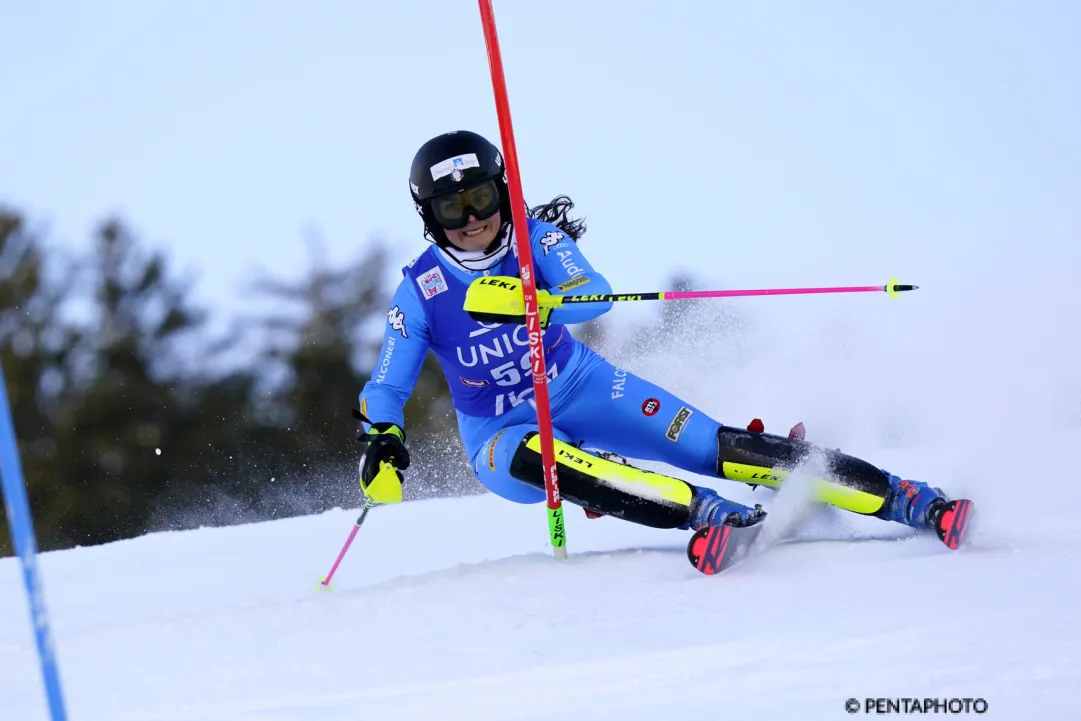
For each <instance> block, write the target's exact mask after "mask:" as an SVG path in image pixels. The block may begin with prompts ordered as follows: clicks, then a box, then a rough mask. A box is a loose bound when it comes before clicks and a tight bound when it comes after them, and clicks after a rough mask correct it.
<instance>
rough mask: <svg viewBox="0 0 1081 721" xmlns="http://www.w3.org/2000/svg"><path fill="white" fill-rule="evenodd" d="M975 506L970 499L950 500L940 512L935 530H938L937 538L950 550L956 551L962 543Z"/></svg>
mask: <svg viewBox="0 0 1081 721" xmlns="http://www.w3.org/2000/svg"><path fill="white" fill-rule="evenodd" d="M975 508H976V505H975V504H974V503H973V502H972V501H970V500H968V499H966V498H962V499H959V500H956V501H950V503H949V504H947V506H946V510H944V511H943V512H942V516H941V517H940V518H939V519H938V524H937V528H936V529H935V530H937V531H938V537H939V539H941V541H942V542H943V543H945V544H946V547H947V548H949V549H950V550H953V551H956V550H957V549H959V548H960V547H961V546H962V545H964V543H965V540H966V536H967V534H968V530H969V527H970V526H969V521H971V520H972V515H973V511H974V510H975Z"/></svg>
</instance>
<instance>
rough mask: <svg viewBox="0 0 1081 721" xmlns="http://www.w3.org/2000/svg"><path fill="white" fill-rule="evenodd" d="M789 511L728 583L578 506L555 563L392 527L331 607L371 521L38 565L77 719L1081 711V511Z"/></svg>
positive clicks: (437, 508)
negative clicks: (941, 706)
mask: <svg viewBox="0 0 1081 721" xmlns="http://www.w3.org/2000/svg"><path fill="white" fill-rule="evenodd" d="M1078 440H1079V439H1078V438H1077V437H1074V438H1072V439H1062V442H1064V443H1065V442H1072V443H1073V444H1074V445H1075V447H1076V444H1077V442H1078ZM759 493H761V492H759ZM784 500H785V499H784V498H783V497H779V498H777V499H776V503H774V507H775V508H777V509H778V510H777V513H778V515H780V516H785V517H787V518H790V519H792V520H794V521H796V520H799V521H800V522H799V524H798V528H799V530H796V531H794V532H793V536H792V538H791V539H790V540H791V542H789V543H784V544H781V545H779V546H777V547H775V548H774V549H773V550H772V551H770V552H768V553H767V554H766V555H764V556H762V557H760V558H759V559H758V560H757V561H756V562H754V563H751V564H749V565H747V566H746V567H744V568H742V569H740V570H739V571H733V573H732V574H731V575H726V576H715V577H706V576H702V575H700V574H698V573H697V572H696V571H694V570H693V569H692V568H691V566H690V565H689V564H688V562H687V560H686V557H685V555H684V548H683V543H682V541H683V538H684V536H683V534H680V533H672V532H662V531H654V530H650V529H643V528H640V527H634V526H630V525H629V524H624V523H620V522H617V521H614V520H612V519H598V520H587V519H586V518H585V517H584V516H583V515H582V514H581V513H580V512H576V511H577V509H570V511H571V512H570V513H569V517H568V533H569V539H570V550H571V557H570V559H569V560H568V561H567V562H563V563H560V562H558V561H555V560H553V559H552V557H551V555H550V553H549V552H548V550H547V547H546V542H547V539H546V533H547V531H546V524H545V518H544V513H543V510H542V509H540V508H538V507H522V506H514V505H510V504H506V503H503V502H500V501H499V500H498V499H496V498H494V497H492V496H480V497H470V498H459V499H446V500H432V501H421V502H409V503H404V504H401V505H399V506H393V507H379V508H377V509H376V510H375V511H373V512H372V514H371V515H370V516H369V519H368V523H367V524H365V526H364V527H363V528H362V530H361V533H360V535H359V536H358V539H357V542H356V544H355V545H354V547H353V548H352V549H351V552H350V555H349V556H347V558H346V560H345V562H344V563H343V565H342V567H341V569H340V571H339V576H338V577H337V579H336V581H335V584H334V587H335V588H334V590H333V591H332V592H330V593H318V592H317V591H316V584H317V580H318V578H319V576H320V575H321V574H322V573H323V572H325V570H326V569H327V568H328V567H329V563H330V562H331V561H332V560H333V556H334V554H335V553H336V551H337V549H338V548H339V546H340V544H341V542H342V540H343V539H344V537H345V534H346V533H347V532H348V530H349V528H350V526H351V524H352V522H353V520H354V518H355V511H354V510H338V511H334V512H329V513H325V514H322V515H319V516H314V517H305V518H296V519H290V520H283V521H277V522H272V523H264V524H255V525H248V526H234V527H229V528H219V529H209V528H207V529H200V530H197V531H189V532H177V533H164V534H155V535H150V536H146V537H142V538H139V539H135V540H131V541H124V542H119V543H114V544H110V545H106V546H100V547H93V548H81V549H74V550H70V551H65V552H59V553H52V554H47V555H46V556H45V558H44V560H43V569H44V574H45V578H46V579H47V581H48V589H47V590H48V593H49V601H50V605H51V609H52V612H53V618H54V620H55V624H56V632H57V633H56V635H57V644H58V652H59V656H60V660H61V662H62V669H63V675H64V679H63V680H64V684H65V688H66V690H67V692H68V696H69V699H70V711H71V717H72V718H73V719H78V720H79V721H96V720H99V719H100V720H101V721H106V720H108V721H135V720H139V721H150V720H155V721H159V720H160V721H172V720H176V721H179V720H181V719H183V720H185V721H188V720H190V721H195V720H198V721H218V720H220V721H238V720H242V719H245V720H246V719H251V720H253V721H254V720H258V721H267V720H271V719H273V720H275V721H285V720H286V719H289V720H298V721H299V720H300V719H326V720H327V721H334V720H338V719H341V720H345V719H432V718H439V719H469V720H470V721H477V720H479V719H553V718H562V719H594V718H617V719H648V720H650V721H654V720H655V719H663V718H679V717H694V718H710V717H713V716H714V715H718V714H723V715H724V716H726V717H739V718H754V719H774V718H775V719H790V718H803V719H819V718H821V719H836V718H842V717H843V716H844V714H845V712H844V710H843V709H844V706H843V705H844V702H845V701H846V700H847V699H848V698H851V697H855V698H858V699H860V700H861V702H863V699H865V698H866V697H890V698H896V697H920V698H923V697H935V698H952V697H961V698H964V697H969V698H983V699H986V701H987V704H988V716H989V717H991V718H1022V717H1031V718H1049V719H1050V718H1076V717H1077V715H1078V714H1081V701H1079V695H1078V691H1077V689H1078V687H1079V683H1081V668H1079V666H1078V658H1079V656H1081V634H1079V628H1081V623H1079V621H1078V619H1077V614H1076V613H1075V606H1076V603H1075V602H1076V594H1077V590H1078V589H1077V581H1076V575H1077V571H1078V569H1079V568H1081V564H1079V560H1081V530H1079V529H1078V527H1077V524H1076V523H1075V522H1074V521H1073V519H1072V517H1071V513H1072V511H1071V510H1070V509H1071V508H1074V507H1076V501H1077V500H1079V499H1078V498H1077V494H1075V495H1074V496H1072V497H1071V498H1062V499H1060V500H1059V501H1058V502H1056V503H1053V504H1047V505H1046V506H1045V507H1044V508H1043V515H1041V516H1040V517H1039V518H1038V519H1033V518H1032V517H1031V516H1027V515H1026V514H1016V515H1012V516H1011V515H1010V514H1007V513H1003V512H1002V511H1004V509H1003V508H1001V507H997V508H996V504H995V499H991V501H990V503H989V505H990V509H989V510H990V513H991V519H990V520H988V521H985V523H984V526H983V527H982V528H981V529H980V530H979V532H978V534H977V536H976V538H975V540H974V543H973V545H972V546H971V547H970V548H969V549H967V550H962V551H959V552H952V553H951V552H949V551H948V550H947V549H946V548H945V547H944V546H942V545H941V544H939V543H938V542H937V540H934V539H930V538H926V537H923V538H913V537H908V536H907V534H906V533H905V532H904V529H901V528H893V527H885V526H883V525H882V524H880V523H875V522H871V521H868V520H867V519H859V518H853V517H847V516H845V515H844V514H839V513H835V512H822V511H811V512H810V513H809V514H807V513H804V514H803V515H802V516H794V515H793V514H792V513H791V512H790V511H791V510H793V509H785V508H784ZM790 505H791V504H790ZM797 506H798V504H797ZM812 539H819V540H817V541H815V540H812ZM830 540H837V541H844V542H827V541H830ZM800 541H804V542H800ZM0 589H2V591H3V592H2V593H0V619H2V621H0V667H2V668H3V669H4V673H3V674H0V697H2V698H3V699H4V701H3V707H4V712H3V718H4V719H12V720H13V721H14V720H18V721H35V720H37V719H43V718H45V711H44V704H43V701H42V692H41V688H40V681H39V677H38V669H37V665H36V661H35V658H34V654H33V650H32V648H33V646H32V639H31V637H30V633H29V630H28V628H27V623H26V613H25V602H24V600H23V598H22V597H21V589H20V588H19V585H18V578H17V566H16V564H15V563H14V562H13V561H11V560H10V559H8V560H4V561H3V562H2V563H0ZM732 714H735V716H732Z"/></svg>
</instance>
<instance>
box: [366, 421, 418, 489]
mask: <svg viewBox="0 0 1081 721" xmlns="http://www.w3.org/2000/svg"><path fill="white" fill-rule="evenodd" d="M362 420H364V421H365V422H367V423H369V424H370V427H369V429H368V431H367V432H365V433H361V434H360V435H358V436H357V440H358V441H360V442H363V443H367V446H366V447H365V448H364V453H363V454H362V455H361V457H360V488H361V490H362V491H364V493H365V495H368V496H370V497H371V498H372V499H373V500H375V501H376V502H377V503H396V502H397V501H399V500H401V484H402V481H404V480H405V479H404V477H403V476H402V471H404V470H405V469H407V468H409V451H408V450H406V447H405V431H403V430H402V429H401V428H400V427H399V426H397V425H395V424H393V423H371V422H370V421H368V419H366V418H362ZM390 470H393V473H394V476H396V478H393V479H387V478H386V474H387V473H388V472H389V471H390ZM380 474H383V478H384V482H386V481H389V483H386V485H387V486H389V488H387V489H384V488H383V486H384V483H374V482H375V481H376V479H377V478H380ZM394 486H397V488H394ZM386 490H389V491H390V492H389V493H386V492H384V491H386Z"/></svg>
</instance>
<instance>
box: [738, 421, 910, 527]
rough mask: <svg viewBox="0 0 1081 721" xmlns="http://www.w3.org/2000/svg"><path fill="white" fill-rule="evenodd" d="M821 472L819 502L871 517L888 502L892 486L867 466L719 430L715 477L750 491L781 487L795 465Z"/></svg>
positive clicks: (806, 446) (761, 436) (794, 442)
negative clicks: (746, 484) (744, 485)
mask: <svg viewBox="0 0 1081 721" xmlns="http://www.w3.org/2000/svg"><path fill="white" fill-rule="evenodd" d="M804 463H808V468H809V469H810V468H814V469H815V470H817V471H819V473H818V476H817V477H815V478H814V480H813V482H814V483H815V486H816V487H815V495H816V497H817V499H818V500H819V501H821V502H823V503H828V504H830V505H832V506H837V507H838V508H843V509H845V510H847V511H852V512H853V513H861V514H864V515H873V514H875V513H877V512H878V511H880V510H881V509H882V507H883V505H884V504H885V503H886V500H887V499H888V498H889V497H890V490H891V487H890V481H889V478H888V477H887V476H886V474H885V473H883V472H882V470H880V469H878V468H875V467H874V466H873V465H871V464H870V463H868V462H866V461H863V460H860V459H859V458H855V457H853V456H849V455H846V454H844V453H841V452H840V451H836V450H829V449H824V448H819V447H817V446H814V445H812V444H810V443H807V442H806V441H802V440H799V439H795V438H785V437H784V436H777V435H772V434H769V433H756V432H754V431H745V430H743V429H740V428H734V427H731V426H721V428H720V430H718V431H717V475H718V476H720V477H721V478H727V479H729V480H733V481H741V482H743V483H748V484H750V485H753V486H768V487H770V488H780V487H781V485H782V483H783V481H784V479H785V478H786V477H788V476H789V475H791V474H792V473H793V472H794V471H795V470H796V469H797V468H798V467H799V466H801V465H802V464H804Z"/></svg>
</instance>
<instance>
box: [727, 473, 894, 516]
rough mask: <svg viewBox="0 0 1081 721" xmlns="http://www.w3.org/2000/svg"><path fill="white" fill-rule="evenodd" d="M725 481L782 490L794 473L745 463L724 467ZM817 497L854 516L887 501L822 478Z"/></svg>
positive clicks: (879, 506)
mask: <svg viewBox="0 0 1081 721" xmlns="http://www.w3.org/2000/svg"><path fill="white" fill-rule="evenodd" d="M721 470H722V474H723V475H724V477H725V478H727V479H729V480H733V481H742V482H743V483H754V484H758V485H760V486H768V487H769V488H780V487H781V482H782V481H783V480H784V479H785V478H787V477H788V476H789V475H791V474H790V472H789V471H782V470H776V469H773V468H762V467H760V466H748V465H744V464H742V463H728V462H727V461H726V462H725V463H723V464H722V466H721ZM815 486H816V488H815V497H816V498H817V499H818V500H819V501H822V502H823V503H828V504H829V505H831V506H836V507H837V508H843V509H844V510H846V511H852V512H853V513H863V514H871V513H875V512H876V511H878V510H879V509H880V508H882V504H883V503H885V501H886V499H884V498H882V497H881V496H876V495H875V494H873V493H867V492H866V491H861V490H859V489H858V488H850V487H848V486H844V485H841V484H840V483H837V482H836V481H831V480H827V479H823V478H819V479H817V480H816V481H815Z"/></svg>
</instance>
